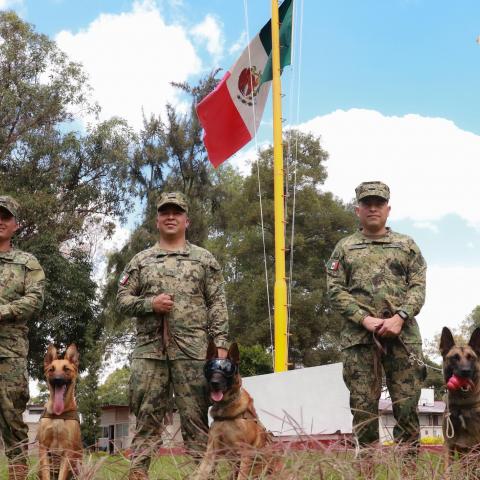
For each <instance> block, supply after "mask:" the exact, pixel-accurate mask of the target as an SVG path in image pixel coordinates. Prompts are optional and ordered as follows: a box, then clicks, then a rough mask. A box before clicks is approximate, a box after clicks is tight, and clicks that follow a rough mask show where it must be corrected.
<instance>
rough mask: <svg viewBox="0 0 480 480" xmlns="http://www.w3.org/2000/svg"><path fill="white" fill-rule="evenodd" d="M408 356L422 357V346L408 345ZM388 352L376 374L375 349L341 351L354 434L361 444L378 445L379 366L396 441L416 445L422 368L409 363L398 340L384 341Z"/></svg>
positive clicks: (423, 371)
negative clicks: (387, 395) (386, 389)
mask: <svg viewBox="0 0 480 480" xmlns="http://www.w3.org/2000/svg"><path fill="white" fill-rule="evenodd" d="M407 348H408V350H409V352H410V353H413V354H415V355H416V356H417V357H418V358H423V357H422V346H421V345H418V344H409V345H407ZM386 350H387V353H386V354H385V355H382V357H381V359H380V362H379V364H378V368H377V371H375V361H376V360H375V355H376V347H375V346H374V345H354V346H352V347H349V348H346V349H345V350H343V352H342V353H343V379H344V381H345V383H346V385H347V388H348V389H349V390H350V409H351V411H352V415H353V433H354V435H355V436H356V438H357V439H358V441H359V443H360V445H368V444H370V443H374V442H378V440H379V435H378V422H379V410H378V400H379V399H380V393H381V388H382V376H383V375H382V367H383V371H384V372H385V378H386V383H387V388H388V391H389V393H390V398H391V400H392V409H393V416H394V417H395V420H396V425H395V427H394V429H393V437H394V438H393V439H394V440H395V441H396V442H408V443H414V444H416V443H418V441H419V439H420V425H419V420H418V412H417V404H418V400H419V398H420V392H421V388H422V384H423V381H424V380H425V374H426V370H425V367H422V366H419V365H417V364H416V363H415V364H413V365H412V364H411V363H410V361H409V358H408V353H407V352H406V350H405V348H404V347H403V346H402V345H401V343H400V342H399V341H398V339H392V340H389V341H388V342H386Z"/></svg>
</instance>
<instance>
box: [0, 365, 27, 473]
mask: <svg viewBox="0 0 480 480" xmlns="http://www.w3.org/2000/svg"><path fill="white" fill-rule="evenodd" d="M29 398H30V397H29V393H28V374H27V360H26V359H25V358H20V357H19V358H0V431H1V432H2V438H3V443H4V445H5V455H6V456H7V457H8V461H9V463H11V464H22V465H26V463H27V455H28V427H27V425H26V424H25V422H24V421H23V412H24V411H25V409H26V407H27V402H28V400H29Z"/></svg>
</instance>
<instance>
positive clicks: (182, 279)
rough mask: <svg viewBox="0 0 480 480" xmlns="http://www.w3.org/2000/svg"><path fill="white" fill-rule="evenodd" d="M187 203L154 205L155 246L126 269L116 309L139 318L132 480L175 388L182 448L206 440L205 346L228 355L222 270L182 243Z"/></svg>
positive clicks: (147, 457)
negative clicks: (156, 236) (182, 440)
mask: <svg viewBox="0 0 480 480" xmlns="http://www.w3.org/2000/svg"><path fill="white" fill-rule="evenodd" d="M189 223H190V220H189V218H188V204H187V201H186V198H185V196H184V195H183V194H181V193H175V192H174V193H163V194H162V195H161V196H160V198H159V201H158V203H157V229H158V231H159V234H160V238H159V241H158V242H157V243H156V244H155V245H154V246H153V247H151V248H149V249H147V250H144V251H143V252H140V253H138V254H137V255H135V256H134V257H133V259H132V260H131V261H130V263H129V264H128V265H127V267H126V268H125V271H124V273H123V274H122V276H121V278H120V284H119V288H118V294H117V302H118V308H119V310H120V311H121V312H122V313H124V314H126V315H131V316H132V317H134V318H135V320H136V326H137V337H136V345H135V349H134V352H133V361H132V366H131V377H130V392H129V395H130V409H131V411H132V412H133V413H134V414H135V415H136V417H137V427H136V434H135V437H134V439H133V441H132V449H133V460H132V465H131V469H130V474H129V478H130V479H131V480H133V479H135V480H137V479H146V478H148V469H149V466H150V462H151V456H152V453H154V452H155V451H156V450H157V449H158V447H159V446H160V437H161V433H162V430H163V420H164V417H165V413H166V410H167V409H168V405H169V399H170V391H171V387H173V391H174V394H175V403H176V405H177V407H178V411H179V414H180V420H181V430H182V435H183V439H184V440H185V441H186V446H187V447H188V448H189V449H190V450H191V451H195V450H197V451H198V450H202V449H203V447H204V445H205V443H206V440H207V430H208V417H207V412H208V394H207V389H206V382H205V379H204V374H203V366H204V363H205V357H206V351H207V346H208V341H209V339H210V338H213V339H214V340H215V343H216V345H217V346H218V347H220V348H219V355H220V356H221V357H226V355H227V349H226V348H227V333H228V316H227V307H226V302H225V294H224V280H223V276H222V273H221V270H220V266H219V264H218V263H217V261H216V260H215V258H214V257H213V255H212V254H211V253H210V252H208V251H207V250H205V249H203V248H200V247H197V246H195V245H192V244H191V243H189V242H188V241H187V240H186V230H187V228H188V226H189Z"/></svg>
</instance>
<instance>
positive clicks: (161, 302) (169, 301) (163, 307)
mask: <svg viewBox="0 0 480 480" xmlns="http://www.w3.org/2000/svg"><path fill="white" fill-rule="evenodd" d="M152 308H153V311H154V312H155V313H168V312H170V311H171V310H172V308H173V298H172V296H171V295H169V294H168V293H161V294H160V295H157V296H156V297H154V298H153V301H152Z"/></svg>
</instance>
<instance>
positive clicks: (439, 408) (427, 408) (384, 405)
mask: <svg viewBox="0 0 480 480" xmlns="http://www.w3.org/2000/svg"><path fill="white" fill-rule="evenodd" d="M378 410H379V412H380V413H389V412H391V411H392V401H391V400H390V399H383V398H381V399H380V400H379V401H378ZM443 412H445V402H442V401H441V400H437V401H435V402H433V405H432V404H429V405H419V406H418V413H443Z"/></svg>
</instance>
